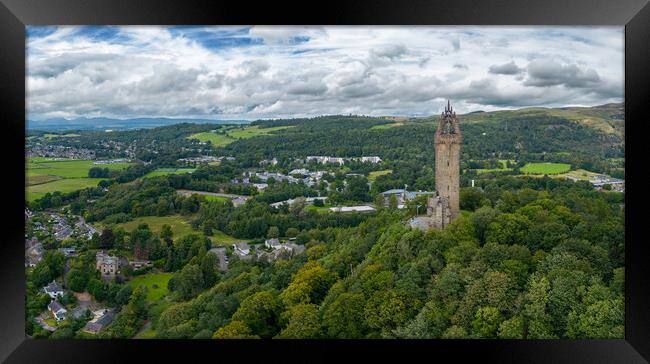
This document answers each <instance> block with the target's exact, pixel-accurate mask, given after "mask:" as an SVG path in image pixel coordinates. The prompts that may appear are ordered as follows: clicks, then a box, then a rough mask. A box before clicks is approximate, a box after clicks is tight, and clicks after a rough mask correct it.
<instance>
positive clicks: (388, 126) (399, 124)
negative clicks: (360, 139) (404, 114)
mask: <svg viewBox="0 0 650 364" xmlns="http://www.w3.org/2000/svg"><path fill="white" fill-rule="evenodd" d="M402 125H404V123H392V124H381V125H375V126H373V127H372V128H370V130H385V129H390V128H394V127H396V126H402Z"/></svg>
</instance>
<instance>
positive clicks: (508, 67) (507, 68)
mask: <svg viewBox="0 0 650 364" xmlns="http://www.w3.org/2000/svg"><path fill="white" fill-rule="evenodd" d="M522 71H524V70H523V69H522V68H519V67H518V66H517V64H516V63H515V62H513V61H510V62H508V63H504V64H501V65H496V64H493V65H492V66H490V70H489V71H488V72H490V73H494V74H496V75H516V74H518V73H521V72H522Z"/></svg>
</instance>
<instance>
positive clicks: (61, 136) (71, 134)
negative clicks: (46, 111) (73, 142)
mask: <svg viewBox="0 0 650 364" xmlns="http://www.w3.org/2000/svg"><path fill="white" fill-rule="evenodd" d="M78 136H80V135H79V134H73V133H69V134H43V137H44V138H46V139H53V138H71V137H78Z"/></svg>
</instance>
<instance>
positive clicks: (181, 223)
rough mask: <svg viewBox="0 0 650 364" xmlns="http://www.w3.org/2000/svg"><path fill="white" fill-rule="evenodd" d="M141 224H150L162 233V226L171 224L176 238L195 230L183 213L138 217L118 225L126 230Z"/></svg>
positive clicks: (156, 232)
mask: <svg viewBox="0 0 650 364" xmlns="http://www.w3.org/2000/svg"><path fill="white" fill-rule="evenodd" d="M140 224H147V225H149V229H150V230H151V231H152V232H153V233H155V234H158V233H160V231H161V230H162V226H163V225H165V224H167V225H169V226H171V228H172V233H173V234H174V235H173V236H174V238H179V237H181V236H184V235H187V234H191V233H193V232H195V231H194V230H192V225H191V224H190V221H189V218H188V217H185V216H181V215H171V216H143V217H137V218H135V219H133V220H131V221H128V222H125V223H122V224H119V225H118V226H120V227H122V228H124V230H126V231H132V230H134V229H135V228H137V227H138V225H140ZM196 233H198V231H196Z"/></svg>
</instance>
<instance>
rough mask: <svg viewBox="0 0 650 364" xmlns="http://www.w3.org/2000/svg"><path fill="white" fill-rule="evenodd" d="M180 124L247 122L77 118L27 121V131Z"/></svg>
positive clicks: (119, 128)
mask: <svg viewBox="0 0 650 364" xmlns="http://www.w3.org/2000/svg"><path fill="white" fill-rule="evenodd" d="M180 123H194V124H249V123H250V121H248V120H209V119H183V118H178V119H176V118H135V119H111V118H77V119H70V120H68V119H63V118H56V119H48V120H28V121H27V129H28V130H43V131H50V130H105V129H113V130H125V129H141V128H155V127H158V126H166V125H174V124H180Z"/></svg>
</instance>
